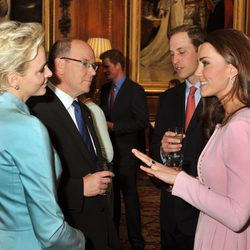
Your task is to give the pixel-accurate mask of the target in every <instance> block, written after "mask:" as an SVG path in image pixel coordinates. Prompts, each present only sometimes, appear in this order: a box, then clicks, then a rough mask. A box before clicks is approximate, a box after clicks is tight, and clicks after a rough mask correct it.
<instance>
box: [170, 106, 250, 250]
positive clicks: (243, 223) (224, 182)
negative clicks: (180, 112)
mask: <svg viewBox="0 0 250 250" xmlns="http://www.w3.org/2000/svg"><path fill="white" fill-rule="evenodd" d="M197 168H198V177H197V178H194V177H191V176H189V175H187V174H186V173H185V172H181V173H180V174H178V176H177V178H176V181H175V184H174V187H173V191H172V194H173V195H176V196H178V197H180V198H182V199H184V200H185V201H187V202H189V203H190V204H192V205H193V206H195V207H196V208H198V209H199V210H200V217H199V222H198V226H197V229H196V236H195V247H194V249H199V250H200V249H203V250H209V249H214V250H218V249H219V250H222V249H225V250H237V249H239V250H246V249H250V227H249V217H250V109H249V108H244V109H242V110H240V111H238V112H237V113H236V114H235V115H234V116H233V117H232V119H231V120H230V121H229V122H228V123H227V124H226V125H225V126H223V127H221V126H220V125H217V127H216V129H215V131H214V133H213V135H212V136H211V138H210V140H209V141H208V143H207V145H206V147H205V148H204V150H203V152H202V153H201V155H200V158H199V161H198V167H197Z"/></svg>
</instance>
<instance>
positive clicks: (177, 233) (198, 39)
mask: <svg viewBox="0 0 250 250" xmlns="http://www.w3.org/2000/svg"><path fill="white" fill-rule="evenodd" d="M168 36H169V45H170V53H171V60H172V64H173V66H174V69H175V71H176V73H177V74H178V76H179V77H180V78H182V79H185V82H184V83H182V84H180V85H177V86H176V87H174V88H171V89H169V90H167V91H165V92H164V93H162V94H161V96H160V99H159V104H158V112H157V116H156V124H155V129H154V134H153V138H152V154H153V158H155V159H156V160H157V161H161V162H163V163H164V162H165V156H166V155H167V154H169V153H170V152H177V151H180V150H181V152H182V153H183V154H184V164H183V170H184V171H186V172H187V173H188V174H191V175H193V176H197V161H198V157H199V155H200V153H201V151H202V149H203V147H204V142H203V140H202V135H201V124H200V115H201V111H202V101H201V96H200V83H199V79H198V77H197V76H195V70H196V68H197V66H198V57H197V52H198V46H199V45H200V44H201V43H202V42H203V34H202V31H201V29H200V28H199V27H198V26H190V25H182V26H178V27H176V28H174V29H172V30H170V32H169V34H168ZM191 101H192V103H191V104H190V102H191ZM188 106H189V108H188ZM190 107H193V110H191V109H190ZM188 110H190V111H191V113H190V111H189V114H187V111H188ZM172 127H182V128H183V129H184V131H185V135H186V137H185V139H184V140H183V142H182V144H181V142H180V141H179V140H177V139H173V136H174V134H173V133H172V132H167V131H168V129H170V128H172ZM167 190H168V188H167V186H165V185H163V186H162V191H161V202H160V226H161V249H162V250H193V244H194V235H195V230H196V225H197V220H198V215H199V211H198V210H197V209H196V208H194V207H192V206H191V205H189V204H188V203H186V202H185V201H183V200H182V199H180V198H178V197H175V196H172V194H171V192H168V191H167Z"/></svg>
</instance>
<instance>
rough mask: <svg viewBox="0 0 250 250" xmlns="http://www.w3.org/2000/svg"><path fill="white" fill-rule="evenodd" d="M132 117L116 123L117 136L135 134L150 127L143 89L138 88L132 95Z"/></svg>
mask: <svg viewBox="0 0 250 250" xmlns="http://www.w3.org/2000/svg"><path fill="white" fill-rule="evenodd" d="M131 95H132V98H131V105H130V110H129V111H128V112H130V113H131V115H130V117H129V118H128V119H126V120H124V119H122V120H118V121H116V122H115V123H114V128H113V130H114V132H115V133H116V134H125V133H134V132H138V131H139V130H143V129H145V128H146V127H147V126H148V122H149V120H148V110H147V101H146V95H145V92H144V90H143V88H136V89H135V90H134V91H133V92H132V93H131Z"/></svg>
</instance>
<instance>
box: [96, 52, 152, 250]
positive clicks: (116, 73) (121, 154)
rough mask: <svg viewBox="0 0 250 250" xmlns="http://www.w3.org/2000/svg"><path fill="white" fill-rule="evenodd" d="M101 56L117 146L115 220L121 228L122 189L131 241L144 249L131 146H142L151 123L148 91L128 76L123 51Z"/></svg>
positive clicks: (108, 115)
mask: <svg viewBox="0 0 250 250" xmlns="http://www.w3.org/2000/svg"><path fill="white" fill-rule="evenodd" d="M101 59H102V60H103V61H102V62H103V72H104V74H105V76H106V77H107V79H108V80H109V82H108V83H106V84H105V85H104V86H103V87H102V90H101V96H100V97H101V108H102V109H103V111H104V113H105V116H106V119H107V125H108V129H109V132H110V138H111V141H112V144H113V148H114V173H115V177H114V179H113V184H114V221H115V224H116V226H117V228H118V229H119V222H120V212H121V211H120V210H121V201H120V191H122V194H123V199H124V203H125V213H126V222H127V230H128V237H129V241H130V243H131V245H132V248H133V250H136V249H144V245H145V243H144V240H143V237H142V233H141V221H140V207H139V200H138V193H137V169H138V165H139V164H138V161H137V159H136V158H135V157H134V156H133V154H132V152H131V149H132V148H140V146H141V145H140V143H141V138H142V134H143V132H144V129H145V128H146V127H147V126H148V111H147V104H146V95H145V92H144V89H143V88H142V87H141V86H140V85H139V84H137V83H135V82H132V81H131V80H129V79H128V78H127V77H126V76H125V74H124V62H125V58H124V55H123V54H122V53H121V52H120V51H118V50H115V49H112V50H109V51H106V52H104V53H103V54H102V55H101Z"/></svg>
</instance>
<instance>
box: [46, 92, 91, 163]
mask: <svg viewBox="0 0 250 250" xmlns="http://www.w3.org/2000/svg"><path fill="white" fill-rule="evenodd" d="M49 91H51V90H50V89H49V90H48V91H47V93H48V92H49ZM51 92H52V93H50V94H51V95H53V99H52V101H51V102H49V103H48V105H50V109H52V110H53V113H54V115H55V116H56V117H57V122H58V123H59V124H60V126H61V127H62V128H63V133H68V134H70V137H71V138H72V140H73V144H74V145H75V147H76V148H77V149H78V150H79V151H80V153H81V154H83V155H84V157H85V158H86V156H87V157H88V158H89V161H92V159H91V157H90V154H89V151H88V149H87V146H86V145H85V143H84V141H83V140H82V138H81V135H80V133H79V131H78V129H77V127H76V125H75V123H74V121H73V120H72V118H71V116H70V115H69V113H68V111H67V110H66V109H65V107H64V105H63V104H62V102H61V101H60V100H59V98H58V97H57V96H56V95H55V94H54V93H53V91H51ZM48 94H49V93H48Z"/></svg>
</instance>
